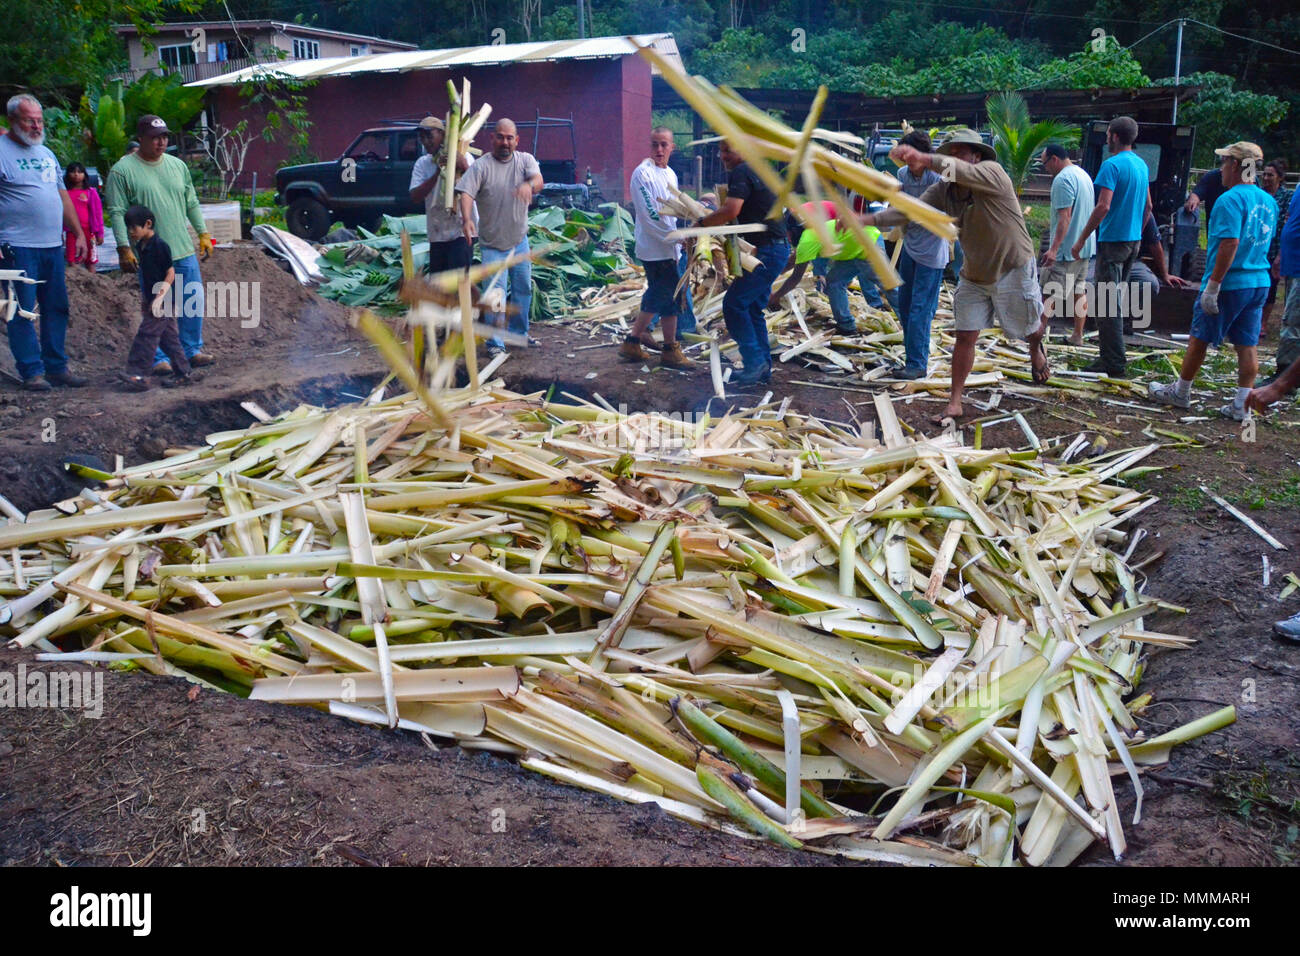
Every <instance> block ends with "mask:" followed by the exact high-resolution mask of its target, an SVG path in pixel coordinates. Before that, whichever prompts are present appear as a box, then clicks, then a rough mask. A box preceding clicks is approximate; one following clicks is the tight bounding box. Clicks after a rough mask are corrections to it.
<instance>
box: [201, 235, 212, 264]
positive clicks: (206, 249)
mask: <svg viewBox="0 0 1300 956" xmlns="http://www.w3.org/2000/svg"><path fill="white" fill-rule="evenodd" d="M210 255H212V237H211V236H209V235H208V234H207V233H206V232H201V233H199V258H200V259H204V260H206V259H207V258H208V256H210Z"/></svg>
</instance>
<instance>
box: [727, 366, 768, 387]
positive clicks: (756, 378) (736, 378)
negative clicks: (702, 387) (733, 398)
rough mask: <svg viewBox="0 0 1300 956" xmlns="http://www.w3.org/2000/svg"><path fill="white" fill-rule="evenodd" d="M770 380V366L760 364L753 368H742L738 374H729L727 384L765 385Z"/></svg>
mask: <svg viewBox="0 0 1300 956" xmlns="http://www.w3.org/2000/svg"><path fill="white" fill-rule="evenodd" d="M771 380H772V366H770V365H761V366H759V367H758V368H755V369H743V370H742V371H741V372H740V374H738V375H733V376H731V381H730V382H728V383H727V384H729V385H739V386H742V387H743V386H746V385H766V384H767V383H768V382H770V381H771Z"/></svg>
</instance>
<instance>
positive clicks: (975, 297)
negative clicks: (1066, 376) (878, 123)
mask: <svg viewBox="0 0 1300 956" xmlns="http://www.w3.org/2000/svg"><path fill="white" fill-rule="evenodd" d="M996 156H997V154H996V153H994V152H993V147H991V146H989V145H988V144H986V143H985V142H984V141H983V140H982V139H980V137H979V134H978V133H976V132H975V131H974V130H969V129H958V130H953V132H951V133H949V134H948V138H947V139H945V140H944V143H943V145H942V146H940V147H939V151H938V152H937V153H923V152H921V151H920V150H919V149H916V148H914V147H911V146H904V145H902V144H899V145H898V146H895V147H894V148H893V149H892V150H891V151H890V157H891V158H893V159H894V160H895V161H897V162H901V163H904V164H906V165H908V166H912V165H923V166H928V167H929V168H931V169H933V170H935V171H937V172H938V173H939V176H940V177H941V181H940V182H937V183H935V184H934V185H933V186H930V187H928V188H927V189H926V190H925V192H923V193H922V194H921V201H922V202H924V203H926V204H927V205H930V206H933V207H934V208H935V209H938V210H940V211H942V212H945V213H947V214H948V215H950V216H952V217H953V218H954V219H956V220H957V229H958V230H959V232H960V233H961V244H962V249H963V251H964V253H965V256H964V259H963V261H962V266H961V274H960V276H959V277H958V283H957V291H956V293H954V295H953V299H952V310H953V317H954V319H955V322H956V327H957V346H956V348H955V349H954V350H953V355H952V394H951V396H950V398H949V400H948V407H947V408H945V409H944V410H943V414H942V415H939V416H938V417H936V418H935V423H936V424H938V423H941V422H942V420H943V419H944V418H952V419H960V418H961V417H962V415H963V414H964V410H963V408H962V401H961V399H962V391H963V390H964V389H965V386H966V377H967V376H968V375H970V370H971V366H972V365H974V363H975V341H976V340H977V339H978V338H979V334H980V331H981V330H982V329H986V328H989V327H990V326H992V324H993V322H994V320H995V319H996V321H997V323H998V325H999V326H1001V328H1002V332H1003V334H1004V335H1006V336H1007V337H1008V338H1011V339H1024V340H1026V341H1027V342H1028V343H1029V361H1030V364H1031V366H1032V368H1033V378H1034V381H1035V382H1037V383H1038V384H1040V385H1043V384H1046V382H1047V380H1048V378H1049V377H1050V376H1051V370H1050V369H1049V367H1048V364H1047V351H1046V350H1045V349H1044V348H1043V322H1042V314H1043V295H1042V292H1041V291H1040V289H1039V287H1038V269H1037V262H1036V261H1035V259H1034V248H1033V244H1032V242H1031V241H1030V239H1029V231H1028V230H1027V229H1026V228H1025V217H1024V214H1023V213H1022V212H1021V209H1020V201H1019V200H1018V199H1017V198H1016V190H1015V187H1013V186H1012V185H1011V179H1010V177H1009V176H1007V174H1006V171H1005V170H1004V169H1003V168H1002V167H1001V166H999V165H998V163H997V161H996ZM906 221H907V220H906V218H905V217H904V216H903V214H902V213H901V212H899V211H897V210H895V209H886V210H885V211H884V212H879V213H874V214H872V213H868V214H867V215H865V216H863V217H862V222H863V224H865V225H870V226H897V225H900V224H902V223H904V222H906Z"/></svg>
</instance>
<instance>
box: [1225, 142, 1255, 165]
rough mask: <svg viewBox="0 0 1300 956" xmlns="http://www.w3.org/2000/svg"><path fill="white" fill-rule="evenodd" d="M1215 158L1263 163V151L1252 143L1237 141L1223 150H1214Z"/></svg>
mask: <svg viewBox="0 0 1300 956" xmlns="http://www.w3.org/2000/svg"><path fill="white" fill-rule="evenodd" d="M1214 155H1215V156H1231V157H1232V158H1233V159H1253V160H1255V162H1257V163H1262V162H1263V161H1264V151H1263V150H1262V149H1260V148H1259V147H1258V146H1256V145H1255V144H1254V143H1248V142H1246V141H1245V140H1239V141H1238V142H1236V143H1233V144H1232V145H1230V146H1225V147H1223V149H1216V150H1215V151H1214Z"/></svg>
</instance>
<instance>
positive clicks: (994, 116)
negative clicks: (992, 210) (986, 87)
mask: <svg viewBox="0 0 1300 956" xmlns="http://www.w3.org/2000/svg"><path fill="white" fill-rule="evenodd" d="M984 108H985V110H987V112H988V117H989V128H990V129H991V130H992V131H993V149H994V150H995V151H996V152H997V154H998V162H999V163H1001V164H1002V168H1003V169H1005V170H1006V171H1007V175H1008V176H1010V177H1011V183H1012V185H1013V186H1015V187H1016V195H1017V196H1019V195H1020V193H1021V191H1022V190H1023V189H1024V188H1025V181H1026V180H1027V179H1028V178H1029V174H1030V172H1032V171H1033V169H1034V168H1035V167H1036V166H1037V165H1038V154H1039V152H1041V151H1042V149H1043V147H1044V146H1046V145H1047V144H1048V143H1050V142H1057V143H1060V144H1061V145H1062V146H1077V145H1079V127H1077V126H1075V125H1074V124H1072V123H1058V122H1057V121H1056V120H1042V121H1041V122H1038V123H1034V122H1032V121H1031V120H1030V119H1029V105H1028V104H1027V103H1026V102H1025V98H1024V97H1023V96H1021V95H1020V94H1019V93H994V94H993V95H992V96H990V97H989V98H988V99H987V100H986V101H985V103H984Z"/></svg>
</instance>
